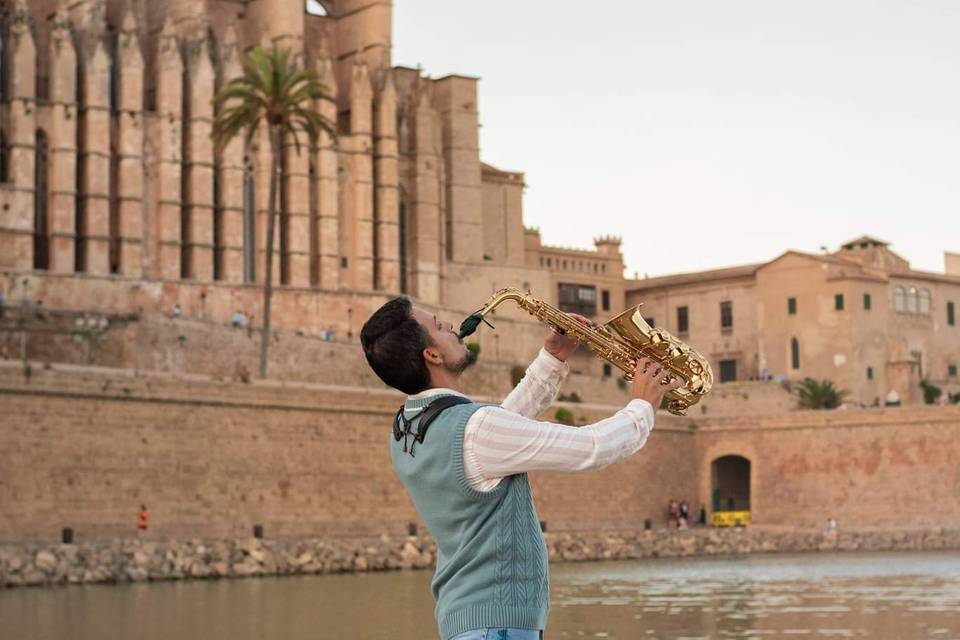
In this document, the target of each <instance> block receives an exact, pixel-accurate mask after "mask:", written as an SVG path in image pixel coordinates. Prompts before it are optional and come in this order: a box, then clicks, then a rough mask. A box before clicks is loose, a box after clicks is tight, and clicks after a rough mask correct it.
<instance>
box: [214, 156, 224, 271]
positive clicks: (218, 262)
mask: <svg viewBox="0 0 960 640" xmlns="http://www.w3.org/2000/svg"><path fill="white" fill-rule="evenodd" d="M221 278H223V206H222V204H221V196H220V161H219V160H218V159H214V162H213V279H214V280H220V279H221Z"/></svg>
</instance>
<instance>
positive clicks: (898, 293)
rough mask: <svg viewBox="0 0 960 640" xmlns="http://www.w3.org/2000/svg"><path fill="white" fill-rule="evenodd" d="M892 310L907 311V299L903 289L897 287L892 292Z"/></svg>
mask: <svg viewBox="0 0 960 640" xmlns="http://www.w3.org/2000/svg"><path fill="white" fill-rule="evenodd" d="M893 308H894V309H895V310H897V311H906V310H907V297H906V295H905V293H904V291H903V287H897V288H896V289H894V290H893Z"/></svg>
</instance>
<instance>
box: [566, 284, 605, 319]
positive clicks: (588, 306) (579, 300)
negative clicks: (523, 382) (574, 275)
mask: <svg viewBox="0 0 960 640" xmlns="http://www.w3.org/2000/svg"><path fill="white" fill-rule="evenodd" d="M558 289H559V291H558V294H559V295H558V297H559V299H560V310H561V311H566V312H568V313H579V314H580V315H584V316H595V315H597V288H596V287H594V286H593V285H583V284H565V283H560V285H559V287H558Z"/></svg>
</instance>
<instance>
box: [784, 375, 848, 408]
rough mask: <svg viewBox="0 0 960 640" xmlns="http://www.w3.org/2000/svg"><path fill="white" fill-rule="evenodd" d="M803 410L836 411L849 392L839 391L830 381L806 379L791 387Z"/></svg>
mask: <svg viewBox="0 0 960 640" xmlns="http://www.w3.org/2000/svg"><path fill="white" fill-rule="evenodd" d="M791 390H792V391H793V393H794V394H795V395H796V396H797V400H798V402H799V404H800V408H801V409H836V408H837V407H839V406H840V404H841V403H842V402H843V399H844V398H845V397H846V396H847V394H848V393H849V391H847V390H846V389H837V388H836V387H834V386H833V382H831V381H830V380H814V379H813V378H804V379H803V381H802V382H798V383H796V384H794V385H791Z"/></svg>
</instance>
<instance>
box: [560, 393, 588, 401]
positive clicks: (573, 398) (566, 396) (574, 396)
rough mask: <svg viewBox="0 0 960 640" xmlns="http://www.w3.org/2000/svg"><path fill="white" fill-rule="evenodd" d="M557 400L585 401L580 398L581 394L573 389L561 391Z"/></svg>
mask: <svg viewBox="0 0 960 640" xmlns="http://www.w3.org/2000/svg"><path fill="white" fill-rule="evenodd" d="M557 400H559V401H560V402H583V400H581V399H580V394H579V393H577V392H576V391H571V392H570V393H561V394H559V395H557Z"/></svg>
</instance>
